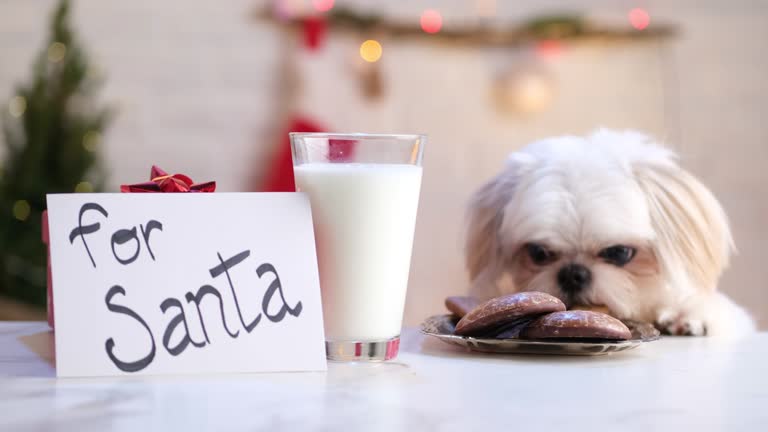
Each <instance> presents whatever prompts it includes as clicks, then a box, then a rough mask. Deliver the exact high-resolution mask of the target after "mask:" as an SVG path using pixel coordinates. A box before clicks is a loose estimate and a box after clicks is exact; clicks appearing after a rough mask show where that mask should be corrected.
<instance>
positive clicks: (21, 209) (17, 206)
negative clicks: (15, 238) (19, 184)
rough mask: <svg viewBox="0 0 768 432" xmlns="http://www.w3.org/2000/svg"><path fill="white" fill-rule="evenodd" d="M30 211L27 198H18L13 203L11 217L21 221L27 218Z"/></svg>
mask: <svg viewBox="0 0 768 432" xmlns="http://www.w3.org/2000/svg"><path fill="white" fill-rule="evenodd" d="M30 211H31V209H30V208H29V203H28V202H27V200H18V201H16V202H15V203H13V217H15V218H16V219H18V220H20V221H22V222H23V221H25V220H27V218H28V217H29V212H30Z"/></svg>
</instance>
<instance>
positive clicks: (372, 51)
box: [360, 39, 383, 63]
mask: <svg viewBox="0 0 768 432" xmlns="http://www.w3.org/2000/svg"><path fill="white" fill-rule="evenodd" d="M382 51H383V50H382V48H381V44H380V43H379V42H378V41H375V40H373V39H369V40H367V41H365V42H363V43H362V45H360V57H362V58H363V60H365V61H367V62H369V63H373V62H377V61H379V59H380V58H381V54H382Z"/></svg>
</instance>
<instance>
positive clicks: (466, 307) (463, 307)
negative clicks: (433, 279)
mask: <svg viewBox="0 0 768 432" xmlns="http://www.w3.org/2000/svg"><path fill="white" fill-rule="evenodd" d="M479 304H480V300H478V299H477V297H467V296H450V297H446V298H445V307H446V308H448V310H449V311H451V313H452V314H454V315H456V316H457V317H459V318H463V317H464V315H466V314H468V313H469V311H471V310H472V309H474V308H476V307H477V306H478V305H479Z"/></svg>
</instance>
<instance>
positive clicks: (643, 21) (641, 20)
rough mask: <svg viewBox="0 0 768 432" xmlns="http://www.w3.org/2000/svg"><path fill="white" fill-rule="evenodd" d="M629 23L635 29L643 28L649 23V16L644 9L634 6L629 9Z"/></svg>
mask: <svg viewBox="0 0 768 432" xmlns="http://www.w3.org/2000/svg"><path fill="white" fill-rule="evenodd" d="M629 23H630V24H632V27H634V28H635V29H637V30H645V28H646V27H648V24H650V23H651V16H650V15H648V12H646V11H645V10H644V9H640V8H635V9H632V10H631V11H629Z"/></svg>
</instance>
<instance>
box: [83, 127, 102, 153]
mask: <svg viewBox="0 0 768 432" xmlns="http://www.w3.org/2000/svg"><path fill="white" fill-rule="evenodd" d="M100 142H101V134H100V133H98V132H96V131H88V132H86V133H85V135H83V148H84V149H85V150H86V151H89V152H91V153H93V152H95V151H96V148H97V147H98V146H99V143H100Z"/></svg>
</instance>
